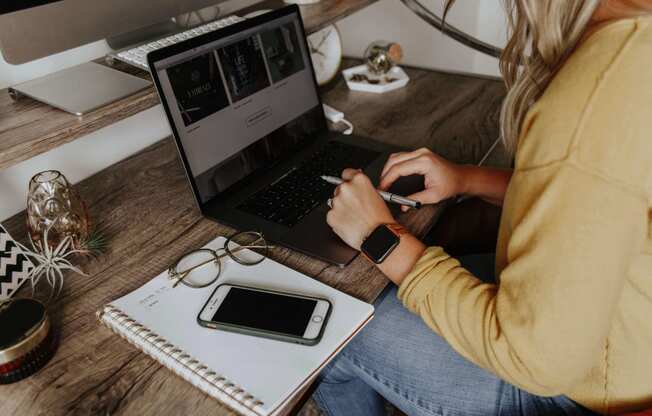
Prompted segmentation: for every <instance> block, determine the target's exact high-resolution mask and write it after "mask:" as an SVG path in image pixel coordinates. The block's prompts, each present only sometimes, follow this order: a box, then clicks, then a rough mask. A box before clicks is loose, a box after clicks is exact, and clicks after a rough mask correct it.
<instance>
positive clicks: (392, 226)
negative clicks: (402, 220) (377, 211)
mask: <svg viewBox="0 0 652 416" xmlns="http://www.w3.org/2000/svg"><path fill="white" fill-rule="evenodd" d="M385 225H386V226H387V228H389V230H390V231H391V232H393V233H394V234H396V235H397V236H398V237H400V236H402V235H404V234H408V233H409V231H408V230H407V228H405V227H403V226H402V225H401V224H399V223H397V222H390V223H387V224H385Z"/></svg>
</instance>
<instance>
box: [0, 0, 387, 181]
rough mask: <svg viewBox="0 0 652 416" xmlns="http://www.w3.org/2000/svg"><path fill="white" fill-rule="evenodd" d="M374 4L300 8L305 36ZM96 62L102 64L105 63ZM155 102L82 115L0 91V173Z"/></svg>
mask: <svg viewBox="0 0 652 416" xmlns="http://www.w3.org/2000/svg"><path fill="white" fill-rule="evenodd" d="M375 1H377V0H324V1H322V2H320V3H318V4H315V5H306V6H301V14H302V17H303V20H304V23H305V26H306V31H307V32H308V33H312V32H315V31H317V30H319V29H321V28H322V27H324V26H326V25H328V24H330V23H333V22H335V21H337V20H339V19H341V18H343V17H345V16H348V15H349V14H351V13H353V12H355V11H357V10H360V9H361V8H363V7H365V6H368V5H369V4H372V3H374V2H375ZM284 5H285V3H283V0H265V1H263V2H261V3H257V4H256V5H254V6H252V7H249V8H247V9H243V10H242V11H240V12H237V14H240V15H244V14H247V13H249V12H252V11H254V10H260V9H276V8H279V7H283V6H284ZM97 62H100V63H104V59H99V60H97ZM114 67H115V68H116V69H119V70H122V71H124V72H128V73H131V74H134V75H137V76H139V77H141V78H144V79H148V80H149V79H151V78H150V76H149V74H148V73H147V72H146V71H142V70H139V69H136V68H133V67H130V66H128V65H125V64H122V63H119V62H118V63H116V64H115V65H114ZM158 103H159V99H158V96H157V94H156V91H155V89H154V87H153V86H150V87H148V88H146V89H144V90H142V91H140V92H138V93H136V94H134V95H132V96H129V97H126V98H124V99H122V100H119V101H116V102H114V103H112V104H109V105H107V106H105V107H102V108H100V109H98V110H95V111H92V112H90V113H88V114H87V115H84V116H83V117H77V116H75V115H73V114H69V113H66V112H64V111H62V110H58V109H56V108H53V107H50V106H48V105H46V104H42V103H40V102H38V101H35V100H33V99H31V98H27V97H23V98H21V99H19V100H18V101H13V100H12V99H11V97H10V96H9V94H8V92H7V89H1V90H0V169H5V168H7V167H9V166H12V165H15V164H16V163H19V162H22V161H23V160H26V159H29V158H31V157H34V156H36V155H39V154H41V153H44V152H47V151H48V150H50V149H53V148H55V147H58V146H61V145H63V144H65V143H68V142H71V141H73V140H76V139H79V138H81V137H84V136H86V135H88V134H90V133H92V132H94V131H97V130H99V129H101V128H103V127H106V126H109V125H111V124H113V123H115V122H117V121H120V120H124V119H125V118H127V117H130V116H132V115H134V114H137V113H139V112H141V111H144V110H147V109H149V108H151V107H154V106H155V105H157V104H158Z"/></svg>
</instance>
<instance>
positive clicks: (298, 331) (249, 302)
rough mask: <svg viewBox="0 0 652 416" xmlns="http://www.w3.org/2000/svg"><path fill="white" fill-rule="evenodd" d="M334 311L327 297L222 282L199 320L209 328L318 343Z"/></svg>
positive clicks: (276, 338)
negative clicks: (321, 297)
mask: <svg viewBox="0 0 652 416" xmlns="http://www.w3.org/2000/svg"><path fill="white" fill-rule="evenodd" d="M330 312H331V303H330V302H329V301H328V300H327V299H320V298H314V297H309V296H303V295H297V294H292V293H283V292H277V291H273V290H268V289H259V288H253V287H244V286H237V285H230V284H222V285H219V286H218V287H217V288H216V289H215V291H214V292H213V294H212V295H211V296H210V298H208V301H207V302H206V304H205V305H204V307H203V308H202V310H201V312H199V316H197V322H198V323H199V324H200V325H202V326H205V327H207V328H214V329H221V330H225V331H231V332H237V333H239V334H246V335H254V336H259V337H265V338H271V339H275V340H279V341H287V342H294V343H297V344H303V345H315V344H317V343H318V342H319V340H320V339H321V336H322V334H323V333H324V328H325V327H326V322H327V321H328V317H329V316H330Z"/></svg>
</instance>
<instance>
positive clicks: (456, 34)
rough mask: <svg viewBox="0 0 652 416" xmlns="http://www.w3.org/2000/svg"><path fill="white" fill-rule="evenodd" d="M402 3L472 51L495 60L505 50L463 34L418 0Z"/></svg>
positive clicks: (404, 0)
mask: <svg viewBox="0 0 652 416" xmlns="http://www.w3.org/2000/svg"><path fill="white" fill-rule="evenodd" d="M401 2H402V3H403V4H404V5H405V6H406V7H407V8H408V9H410V11H412V13H414V14H416V15H417V16H419V17H420V18H421V19H423V20H424V21H425V22H426V23H428V24H429V25H430V26H432V27H434V28H435V29H437V30H439V31H440V32H441V33H443V34H444V35H446V36H448V37H449V38H451V39H455V40H456V41H458V42H460V43H461V44H463V45H466V46H468V47H469V48H471V49H475V50H476V51H478V52H482V53H484V54H485V55H489V56H493V57H494V58H500V55H501V54H502V52H503V50H502V49H500V48H498V47H496V46H494V45H491V44H489V43H486V42H483V41H481V40H480V39H477V38H475V37H473V36H471V35H468V34H466V33H465V32H462V31H461V30H459V29H458V28H456V27H455V26H451V25H450V24H448V23H446V24H444V22H443V21H442V19H441V18H440V17H439V16H437V15H436V14H434V13H433V12H431V11H430V10H428V9H427V8H426V7H425V6H423V5H422V4H421V3H420V2H419V1H418V0H401Z"/></svg>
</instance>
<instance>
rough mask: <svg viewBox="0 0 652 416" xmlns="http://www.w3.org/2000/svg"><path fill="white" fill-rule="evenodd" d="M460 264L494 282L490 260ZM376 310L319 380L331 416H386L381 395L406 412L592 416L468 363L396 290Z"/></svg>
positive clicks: (321, 401) (319, 395) (318, 397)
mask: <svg viewBox="0 0 652 416" xmlns="http://www.w3.org/2000/svg"><path fill="white" fill-rule="evenodd" d="M460 261H462V263H463V264H464V266H465V267H466V268H467V269H468V270H470V271H472V272H473V273H474V274H475V275H476V276H478V277H479V278H481V279H482V280H485V281H493V274H494V272H493V258H492V257H490V256H489V255H473V256H466V257H464V258H462V259H460ZM375 306H376V314H375V317H374V319H373V320H372V321H371V322H370V323H369V324H368V325H367V327H366V328H365V329H363V330H362V331H361V332H360V334H358V336H356V337H355V338H354V339H353V340H352V341H351V343H350V344H349V345H347V347H346V348H345V349H344V350H343V351H342V352H341V353H340V354H339V355H338V356H337V357H336V358H335V359H334V360H333V361H332V362H331V363H330V364H329V365H328V366H327V367H326V368H325V369H324V371H322V373H321V375H320V384H319V386H318V388H317V390H316V391H315V394H314V399H315V401H316V402H317V404H318V405H319V407H320V408H321V409H322V411H323V412H324V413H325V414H327V415H329V416H339V415H347V416H358V415H365V416H373V415H379V416H380V415H385V409H384V402H383V397H384V398H385V399H387V400H388V401H389V402H391V403H392V404H393V405H394V406H396V407H398V408H399V409H401V411H403V412H404V413H406V414H408V415H510V416H511V415H527V416H536V415H545V416H554V415H593V414H594V413H592V412H591V411H589V410H588V409H586V408H584V407H582V406H581V405H579V404H577V403H575V402H574V401H572V400H571V399H569V398H567V397H565V396H556V397H539V396H535V395H533V394H530V393H528V392H526V391H523V390H521V389H519V388H517V387H514V386H512V385H511V384H509V383H507V382H505V381H502V380H501V379H500V378H498V377H496V376H495V375H493V374H492V373H490V372H488V371H486V370H483V369H482V368H480V367H478V366H476V365H475V364H472V363H471V362H469V361H467V360H466V359H465V358H463V357H462V356H461V355H459V354H458V353H457V352H455V351H454V350H453V349H452V348H451V347H450V346H449V345H448V343H447V342H446V341H444V340H443V339H442V338H441V337H439V336H438V335H437V334H436V333H434V332H433V331H432V330H431V329H430V328H428V327H427V326H426V325H425V324H424V323H423V322H422V321H421V319H420V318H419V317H418V316H416V315H414V314H412V313H410V312H409V311H408V310H407V309H405V308H404V307H403V305H402V304H401V303H400V301H399V300H398V299H397V298H396V287H394V286H392V287H390V288H388V289H387V290H385V292H384V293H383V294H382V295H381V296H380V297H379V298H378V300H377V301H376V305H375ZM551 365H554V363H551Z"/></svg>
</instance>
